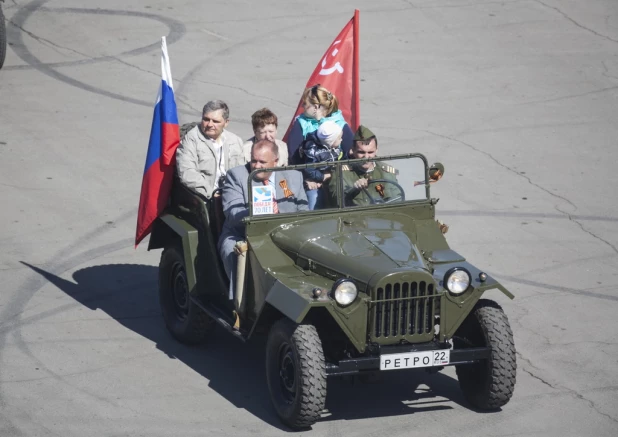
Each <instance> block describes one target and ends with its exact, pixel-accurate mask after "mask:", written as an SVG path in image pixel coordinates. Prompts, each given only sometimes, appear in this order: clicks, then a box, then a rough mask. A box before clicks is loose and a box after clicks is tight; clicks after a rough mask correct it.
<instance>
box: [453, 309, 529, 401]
mask: <svg viewBox="0 0 618 437" xmlns="http://www.w3.org/2000/svg"><path fill="white" fill-rule="evenodd" d="M453 343H454V348H455V349H462V348H469V347H483V346H486V347H489V348H490V349H491V354H490V356H489V358H488V359H486V360H481V361H480V362H478V363H474V364H462V365H459V366H456V370H457V378H458V379H459V385H460V387H461V389H462V391H463V393H464V396H465V397H466V399H467V400H468V401H469V402H470V403H471V404H472V406H474V407H476V408H478V409H480V410H495V409H498V408H500V407H502V406H503V405H505V404H506V403H507V402H508V401H509V400H510V399H511V396H513V390H514V388H515V373H516V370H517V363H516V358H515V343H514V341H513V332H512V331H511V326H510V325H509V321H508V318H507V317H506V314H504V311H503V310H502V307H500V305H498V304H497V303H496V302H494V301H491V300H486V299H481V300H479V301H478V303H477V304H476V306H475V307H474V310H473V311H472V312H471V313H470V314H469V315H468V317H467V318H466V320H464V322H463V323H462V325H461V326H460V327H459V329H458V330H457V334H456V335H455V336H454V337H453Z"/></svg>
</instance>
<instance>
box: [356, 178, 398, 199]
mask: <svg viewBox="0 0 618 437" xmlns="http://www.w3.org/2000/svg"><path fill="white" fill-rule="evenodd" d="M379 184H392V185H394V186H396V187H397V189H398V190H399V195H397V196H394V197H389V198H388V199H384V198H382V196H380V194H379V193H380V191H379V190H378V186H379ZM371 185H375V188H374V189H372V190H370V189H369V186H371ZM382 190H384V191H382V192H385V191H386V189H385V188H384V186H382ZM374 191H375V194H376V195H377V197H374V196H373V195H372V194H371V193H372V192H374ZM363 192H364V193H365V194H366V195H367V197H368V198H369V201H370V202H371V203H372V204H376V203H393V202H403V201H405V200H406V194H405V192H404V190H403V188H402V187H401V185H399V184H398V183H397V182H395V181H391V180H389V179H372V180H370V181H368V182H367V187H366V188H363Z"/></svg>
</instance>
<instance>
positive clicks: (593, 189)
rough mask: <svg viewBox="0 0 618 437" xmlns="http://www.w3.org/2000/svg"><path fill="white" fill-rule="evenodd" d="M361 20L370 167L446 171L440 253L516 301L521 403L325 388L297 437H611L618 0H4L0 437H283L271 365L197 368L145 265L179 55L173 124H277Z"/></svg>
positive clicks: (400, 386) (387, 389) (248, 349)
mask: <svg viewBox="0 0 618 437" xmlns="http://www.w3.org/2000/svg"><path fill="white" fill-rule="evenodd" d="M354 8H358V9H360V11H361V12H360V14H361V15H360V16H361V36H360V41H361V46H360V56H361V80H362V82H361V97H362V99H361V100H362V101H361V119H362V121H363V122H364V123H365V124H367V125H369V126H370V127H371V128H372V129H374V131H375V132H376V133H377V134H378V136H379V139H380V153H382V154H387V153H395V152H404V151H405V152H408V151H414V152H422V153H424V154H426V156H428V158H429V160H430V161H441V162H443V163H444V164H445V166H446V172H445V178H444V179H443V180H442V181H441V182H440V183H439V184H436V185H435V186H434V187H433V188H432V190H433V191H432V194H433V195H434V196H435V197H440V199H441V200H440V203H439V204H438V208H437V210H438V217H439V218H441V219H442V220H443V221H445V222H447V223H448V224H449V225H450V231H449V233H448V235H447V237H448V239H449V243H450V244H451V246H452V247H453V248H454V249H455V250H457V251H458V252H459V253H461V254H463V255H464V256H466V257H467V258H468V260H469V261H470V262H472V263H473V264H475V265H478V266H480V267H482V268H484V269H486V270H487V271H488V272H490V273H491V274H493V275H494V276H496V277H497V278H498V279H499V280H501V281H502V282H503V283H504V284H505V286H506V287H507V288H509V289H510V290H511V291H512V292H513V293H514V294H515V295H516V299H515V300H513V301H509V300H508V299H507V298H506V297H504V296H503V295H502V294H501V293H499V292H497V291H495V292H491V293H490V296H489V297H492V298H495V299H496V300H497V301H498V302H500V303H501V304H502V305H503V306H504V308H505V311H506V313H507V314H508V316H509V318H510V321H511V325H512V327H513V331H514V334H515V341H516V346H517V350H518V372H517V385H516V390H515V394H514V397H513V399H512V400H511V402H510V403H509V404H508V405H506V406H505V407H504V408H503V409H502V411H500V412H497V413H491V414H483V413H478V412H475V411H473V410H471V409H470V408H469V407H468V405H467V404H466V402H465V400H464V399H463V397H462V395H461V393H460V390H459V387H458V383H457V380H456V377H455V374H454V371H453V370H452V369H447V370H446V371H444V372H443V373H440V374H438V375H426V374H424V373H413V374H410V373H397V372H392V373H389V374H387V375H384V379H383V381H382V382H380V383H375V384H350V383H349V382H345V381H338V380H335V381H332V383H331V384H330V386H329V395H328V399H327V408H328V412H326V413H325V414H324V417H323V418H322V420H320V421H319V422H318V423H317V424H316V425H315V426H314V427H313V428H312V429H311V430H308V431H306V432H303V433H302V435H307V436H339V435H342V436H343V435H345V436H346V437H347V436H373V435H380V436H411V435H412V436H413V435H419V436H430V435H435V436H445V435H461V436H468V435H469V436H513V435H523V436H554V435H555V436H585V435H595V436H598V437H600V436H616V435H618V345H617V340H616V338H617V334H618V323H617V322H616V320H617V313H618V294H617V292H616V288H617V285H618V232H617V231H618V195H617V194H616V191H617V189H618V172H616V163H617V162H618V147H617V144H616V138H618V111H617V103H618V101H617V96H618V3H617V2H616V1H615V0H587V1H586V2H582V1H578V0H513V1H507V0H505V1H489V0H488V1H480V0H479V1H475V0H412V1H384V2H379V3H378V2H375V1H367V0H360V1H354V2H353V1H348V0H340V1H337V2H327V1H314V2H302V3H301V2H289V1H274V0H269V1H261V2H255V1H226V2H222V1H220V2H203V1H197V0H178V1H174V2H163V1H161V0H150V1H146V0H135V1H132V2H125V1H118V0H110V1H107V2H105V3H90V2H80V1H70V0H35V1H30V2H27V1H21V0H19V1H16V0H6V2H5V3H4V5H3V9H4V12H5V15H6V19H7V28H8V41H9V44H10V47H9V49H8V53H7V58H6V63H5V66H4V68H3V69H2V70H1V71H0V205H1V207H0V248H1V250H0V283H1V284H2V287H1V289H0V436H3V437H4V436H6V437H14V436H28V437H30V436H63V437H71V436H80V437H82V436H149V437H154V436H179V435H183V436H197V435H200V436H202V435H213V436H246V435H256V436H258V435H259V436H276V435H286V434H288V431H287V430H286V429H285V428H284V427H282V426H281V425H280V424H279V422H278V420H277V418H276V416H275V415H274V413H273V410H272V408H271V405H270V403H269V398H268V394H267V391H266V383H265V376H264V364H263V352H262V345H261V344H260V343H259V342H255V343H252V344H249V345H246V346H243V345H242V344H241V343H240V342H237V341H236V340H234V339H233V338H231V337H230V336H228V335H226V334H225V333H223V332H220V333H219V334H220V335H218V336H217V337H216V338H215V339H213V341H212V343H211V344H209V345H207V346H203V347H199V348H187V347H184V346H181V345H179V344H177V343H175V342H174V341H173V340H172V339H171V337H170V336H169V335H168V333H167V331H166V330H165V327H164V325H163V321H162V318H161V313H160V310H159V307H158V301H157V284H156V277H157V267H156V266H157V264H158V258H159V256H160V252H159V251H154V252H152V253H150V252H147V251H146V244H142V245H140V246H139V247H138V248H137V250H136V249H134V247H133V236H134V233H135V222H136V208H137V203H138V198H139V191H140V183H141V176H142V171H143V166H144V160H145V154H146V146H147V142H148V135H149V131H150V124H151V117H152V108H153V103H154V100H155V97H156V92H157V88H158V86H159V81H160V61H159V59H160V53H159V39H160V37H161V36H163V35H167V37H168V43H169V53H170V58H171V67H172V74H173V77H174V84H175V87H176V96H177V101H178V106H179V112H180V119H181V122H186V121H192V120H195V119H197V118H198V117H199V111H200V108H201V107H202V105H203V104H204V103H205V102H206V101H207V100H209V99H212V98H221V99H224V100H226V101H227V102H228V103H229V105H230V107H231V118H232V122H231V124H230V126H229V129H230V130H231V131H233V132H235V133H237V134H239V135H241V136H242V137H244V138H248V137H249V136H250V134H251V126H250V122H249V121H250V115H251V113H253V111H255V110H256V109H258V108H260V107H263V106H268V107H270V108H271V109H273V110H274V111H275V112H276V113H277V114H279V116H280V124H281V128H280V130H282V131H284V130H285V127H286V126H287V124H288V123H289V121H290V119H291V117H292V114H293V111H294V107H295V105H296V103H297V101H298V97H299V94H300V93H301V92H302V88H303V86H304V84H305V82H306V80H307V79H308V77H309V74H310V73H311V71H312V70H313V68H314V67H315V65H316V63H317V61H318V60H319V58H320V56H321V55H322V53H323V52H324V50H325V49H326V47H327V46H328V45H329V44H330V43H331V41H332V40H333V38H334V37H335V36H336V35H337V33H338V32H339V30H340V29H341V28H342V27H343V26H344V25H345V23H346V22H347V21H348V20H349V19H350V18H351V17H352V14H353V11H354Z"/></svg>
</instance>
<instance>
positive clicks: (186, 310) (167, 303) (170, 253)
mask: <svg viewBox="0 0 618 437" xmlns="http://www.w3.org/2000/svg"><path fill="white" fill-rule="evenodd" d="M159 303H160V305H161V312H162V313H163V319H164V320H165V325H166V326H167V328H168V330H169V331H170V333H171V334H172V335H173V336H174V338H176V340H178V341H180V342H181V343H185V344H199V343H202V342H203V341H204V340H206V338H207V337H208V335H209V334H210V333H211V332H212V330H213V329H214V327H215V322H214V320H213V319H212V318H210V317H209V316H208V315H207V314H206V313H204V312H203V311H202V310H201V309H200V308H199V307H198V306H197V305H195V303H194V302H193V301H192V300H191V295H190V293H189V283H188V281H187V270H186V267H185V260H184V256H183V255H182V249H181V247H179V246H176V245H175V246H171V247H167V248H165V249H164V250H163V253H162V254H161V262H160V263H159Z"/></svg>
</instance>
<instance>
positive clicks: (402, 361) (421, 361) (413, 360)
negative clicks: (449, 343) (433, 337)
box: [380, 349, 451, 370]
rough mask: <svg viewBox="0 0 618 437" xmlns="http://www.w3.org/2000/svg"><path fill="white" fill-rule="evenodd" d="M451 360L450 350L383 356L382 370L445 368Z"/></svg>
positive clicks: (381, 359)
mask: <svg viewBox="0 0 618 437" xmlns="http://www.w3.org/2000/svg"><path fill="white" fill-rule="evenodd" d="M450 358H451V351H450V350H448V349H446V350H437V351H424V352H406V353H403V354H388V355H382V356H380V370H397V369H414V368H417V367H432V366H444V365H446V364H448V363H449V360H450Z"/></svg>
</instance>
